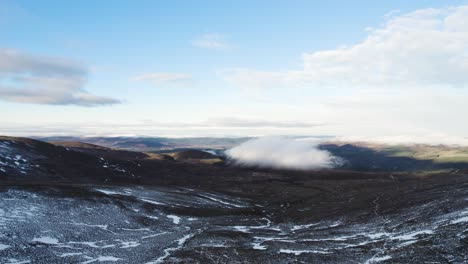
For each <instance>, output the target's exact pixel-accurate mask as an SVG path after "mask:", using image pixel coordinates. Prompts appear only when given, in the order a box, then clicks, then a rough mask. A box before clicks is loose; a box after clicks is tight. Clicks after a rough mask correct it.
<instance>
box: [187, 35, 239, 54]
mask: <svg viewBox="0 0 468 264" xmlns="http://www.w3.org/2000/svg"><path fill="white" fill-rule="evenodd" d="M192 46H194V47H199V48H205V49H215V50H225V49H229V48H231V45H229V43H228V42H227V41H226V36H224V35H220V34H204V35H201V36H199V37H197V38H195V39H194V40H192Z"/></svg>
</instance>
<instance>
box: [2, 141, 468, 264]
mask: <svg viewBox="0 0 468 264" xmlns="http://www.w3.org/2000/svg"><path fill="white" fill-rule="evenodd" d="M69 146H70V145H69ZM74 146H76V147H77V148H78V150H75V149H74V147H73V146H72V147H70V148H69V147H63V146H57V145H53V144H50V143H45V142H41V141H37V140H30V139H23V138H9V137H1V138H0V208H1V210H0V229H1V230H2V234H6V236H2V237H0V262H2V263H5V262H6V263H8V261H7V260H9V259H16V260H18V261H30V262H31V263H62V262H64V263H81V262H86V261H91V260H92V261H99V260H100V259H102V258H103V256H106V259H113V260H115V261H117V262H118V261H120V262H122V263H152V262H153V263H154V262H156V263H157V262H159V261H160V262H163V263H180V262H185V263H191V262H195V261H201V262H205V263H206V262H234V263H236V262H240V263H241V262H243V261H244V260H245V259H256V260H258V261H259V262H261V263H296V262H305V263H324V262H328V263H343V262H350V261H351V262H359V263H365V262H366V261H368V262H369V263H372V262H373V261H374V260H378V259H387V260H391V261H393V262H397V263H424V262H448V261H449V260H450V261H452V262H457V263H463V261H464V260H465V256H467V255H468V251H467V247H466V245H467V244H468V233H467V230H466V223H467V221H468V220H467V217H468V211H466V208H467V199H468V171H463V170H460V171H454V170H450V171H433V172H431V173H427V172H417V173H416V172H415V173H413V172H411V171H401V172H385V171H380V172H379V171H366V172H361V171H355V170H342V169H340V170H338V169H336V170H315V171H287V170H268V169H262V170H259V169H252V168H239V167H230V166H227V165H224V166H213V165H209V164H203V163H192V162H181V161H177V160H170V159H152V158H148V157H145V156H144V155H147V154H145V153H140V154H138V155H136V157H135V158H133V159H128V158H127V156H124V155H121V150H114V149H101V148H98V147H91V150H92V151H89V149H90V148H86V147H83V146H88V145H81V144H77V145H75V144H74ZM86 149H87V150H88V151H86ZM353 149H354V148H350V147H346V148H345V150H346V151H348V152H351V150H353ZM95 151H99V152H95ZM341 151H343V150H341ZM105 152H106V153H114V154H108V155H107V156H106V157H103V156H102V155H101V154H102V153H105ZM359 153H360V152H357V153H356V154H355V156H356V157H355V159H356V160H357V158H358V156H359ZM185 154H190V155H188V157H189V158H192V157H194V156H192V154H194V152H189V153H185ZM185 154H184V155H185ZM195 154H197V155H198V154H201V153H199V152H196V153H195ZM348 154H349V155H351V154H350V153H348ZM139 156H141V157H142V158H139ZM195 156H196V155H195ZM196 157H200V156H196ZM428 252H430V254H428Z"/></svg>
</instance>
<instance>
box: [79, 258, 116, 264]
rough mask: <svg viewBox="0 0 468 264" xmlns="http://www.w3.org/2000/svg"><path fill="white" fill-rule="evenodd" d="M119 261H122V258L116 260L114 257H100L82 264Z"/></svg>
mask: <svg viewBox="0 0 468 264" xmlns="http://www.w3.org/2000/svg"><path fill="white" fill-rule="evenodd" d="M87 258H89V257H87ZM119 260H121V258H116V257H113V256H99V257H97V258H90V259H89V260H87V261H84V262H81V264H88V263H93V262H115V261H119Z"/></svg>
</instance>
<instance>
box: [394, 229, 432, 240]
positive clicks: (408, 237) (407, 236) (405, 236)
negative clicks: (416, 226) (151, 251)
mask: <svg viewBox="0 0 468 264" xmlns="http://www.w3.org/2000/svg"><path fill="white" fill-rule="evenodd" d="M432 234H434V231H432V230H422V231H417V232H412V233H408V234H403V235H399V236H394V237H392V238H393V239H396V240H403V241H406V240H414V239H415V238H416V237H417V236H419V235H432Z"/></svg>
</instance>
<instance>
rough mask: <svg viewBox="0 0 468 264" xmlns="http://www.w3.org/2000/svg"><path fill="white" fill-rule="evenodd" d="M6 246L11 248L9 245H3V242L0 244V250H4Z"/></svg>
mask: <svg viewBox="0 0 468 264" xmlns="http://www.w3.org/2000/svg"><path fill="white" fill-rule="evenodd" d="M7 248H11V246H9V245H5V244H0V251H1V250H5V249H7Z"/></svg>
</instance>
